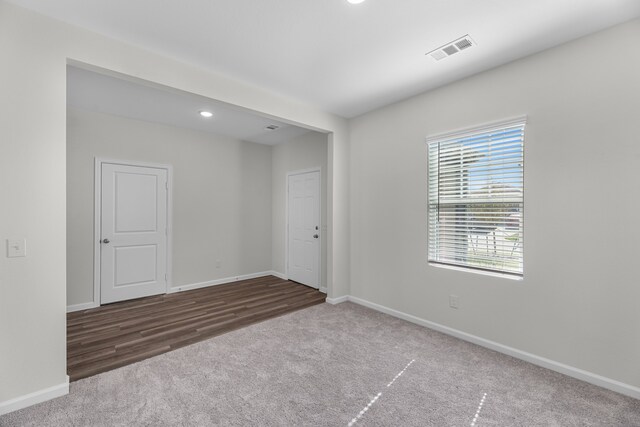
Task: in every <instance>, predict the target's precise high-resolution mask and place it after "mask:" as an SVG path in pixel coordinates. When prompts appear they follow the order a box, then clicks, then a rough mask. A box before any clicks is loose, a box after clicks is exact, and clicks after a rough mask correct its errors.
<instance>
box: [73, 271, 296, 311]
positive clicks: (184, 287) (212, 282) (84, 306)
mask: <svg viewBox="0 0 640 427" xmlns="http://www.w3.org/2000/svg"><path fill="white" fill-rule="evenodd" d="M265 276H276V277H278V278H280V279H283V280H287V276H285V275H284V274H282V273H279V272H277V271H272V270H269V271H261V272H259V273H251V274H243V275H240V276H232V277H225V278H222V279H216V280H210V281H208V282H200V283H192V284H190V285H182V286H175V287H173V288H170V289H169V290H168V291H167V293H168V294H173V293H176V292H183V291H190V290H193V289H200V288H206V287H209V286H216V285H224V284H225V283H232V282H238V281H240V280H248V279H255V278H257V277H265ZM99 306H100V304H96V303H95V302H86V303H83V304H74V305H68V306H67V313H71V312H73V311H81V310H88V309H90V308H96V307H99Z"/></svg>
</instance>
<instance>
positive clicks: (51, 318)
mask: <svg viewBox="0 0 640 427" xmlns="http://www.w3.org/2000/svg"><path fill="white" fill-rule="evenodd" d="M0 56H1V57H2V58H3V62H2V67H0V93H1V94H2V97H1V101H0V242H2V245H1V246H4V241H5V239H7V238H9V237H25V238H27V245H28V249H27V250H28V256H27V257H26V258H11V259H8V258H6V257H4V256H0V349H1V350H0V351H1V352H2V353H1V356H0V357H1V359H0V360H1V362H0V411H2V410H3V409H2V408H4V407H8V406H3V405H6V404H7V402H10V403H11V405H12V406H11V407H13V408H15V407H16V406H20V405H21V404H22V403H24V402H27V401H29V402H33V399H32V400H28V399H27V398H26V397H25V396H26V395H28V394H29V393H40V392H43V390H45V389H47V388H49V387H56V386H59V385H61V384H64V383H65V382H66V360H65V359H66V336H65V318H66V317H65V311H66V290H65V288H66V268H65V266H66V256H65V253H66V212H65V211H66V190H65V188H66V160H65V147H66V130H65V129H66V119H65V116H66V90H65V89H66V66H67V63H68V62H69V61H73V62H74V64H77V62H81V63H85V64H91V65H93V66H96V67H101V68H104V69H107V70H112V71H115V72H118V73H123V74H127V75H130V76H133V77H136V78H140V79H144V80H149V81H152V82H155V83H158V84H162V85H165V86H169V87H175V88H177V89H180V90H186V91H189V92H193V93H196V94H199V95H203V96H207V97H210V98H213V99H217V100H221V101H224V102H228V103H230V104H234V105H238V106H240V107H242V108H246V109H248V110H251V111H255V112H258V113H261V114H264V115H266V116H269V117H274V118H276V119H279V120H284V121H289V122H293V123H297V124H302V125H304V126H307V127H309V128H311V129H318V130H324V131H327V132H330V134H331V138H330V148H329V150H330V153H331V156H330V158H329V165H328V168H329V169H330V170H331V173H332V176H331V185H330V186H329V189H328V192H329V202H328V203H329V204H330V206H331V209H332V210H331V212H332V215H331V218H329V219H328V221H327V222H328V226H329V238H328V242H329V246H328V251H329V253H330V256H329V259H328V262H327V264H328V266H327V270H328V271H329V274H328V287H329V295H330V296H340V295H345V294H347V293H348V292H349V288H348V280H349V241H348V239H349V223H348V214H349V206H348V200H349V199H348V196H349V195H348V182H349V177H348V169H347V168H348V158H349V146H348V139H347V124H346V122H345V120H343V119H341V118H339V117H336V116H333V115H331V114H328V113H325V112H322V111H319V110H317V109H314V108H312V107H310V106H308V105H303V104H301V103H299V102H296V101H294V100H291V99H287V98H284V97H281V96H279V95H277V94H274V93H270V92H268V91H266V90H264V89H260V88H256V87H252V86H248V85H246V84H244V83H241V82H239V81H236V80H233V79H230V78H228V77H223V76H221V75H218V74H213V73H209V72H207V71H205V70H203V69H201V68H197V67H195V66H190V65H187V64H184V63H181V62H178V61H175V60H172V59H168V58H165V57H162V56H160V55H157V54H154V53H151V52H148V51H145V50H142V49H138V48H135V47H133V46H131V45H127V44H125V43H122V42H118V41H115V40H112V39H109V38H106V37H102V36H99V35H97V34H95V33H91V32H89V31H85V30H81V29H79V28H76V27H72V26H69V25H66V24H63V23H61V22H58V21H54V20H52V19H49V18H45V17H42V16H41V15H38V14H35V13H33V12H30V11H27V10H25V9H22V8H19V7H16V6H13V5H10V4H8V3H6V2H4V1H2V0H0ZM0 255H1V254H0ZM7 349H10V351H8V350H7ZM43 393H44V394H43V395H42V396H44V397H46V396H47V391H46V390H45V391H44V392H43ZM38 396H40V395H38ZM39 398H40V397H36V399H39ZM14 399H18V400H17V401H14ZM25 399H27V400H25Z"/></svg>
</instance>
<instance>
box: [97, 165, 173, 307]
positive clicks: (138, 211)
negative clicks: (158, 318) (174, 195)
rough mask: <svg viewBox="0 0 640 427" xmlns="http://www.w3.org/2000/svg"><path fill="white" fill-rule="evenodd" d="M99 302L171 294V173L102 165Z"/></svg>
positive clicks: (160, 170) (134, 167)
mask: <svg viewBox="0 0 640 427" xmlns="http://www.w3.org/2000/svg"><path fill="white" fill-rule="evenodd" d="M101 167H102V171H101V178H102V179H101V189H102V193H101V207H100V211H101V219H100V227H101V230H100V231H101V234H100V235H101V240H100V302H101V303H102V304H106V303H111V302H115V301H122V300H128V299H134V298H140V297H144V296H150V295H157V294H162V293H165V292H166V291H167V211H168V203H167V201H168V199H167V193H168V181H167V178H168V172H167V169H162V168H153V167H142V166H134V165H124V164H113V163H102V166H101Z"/></svg>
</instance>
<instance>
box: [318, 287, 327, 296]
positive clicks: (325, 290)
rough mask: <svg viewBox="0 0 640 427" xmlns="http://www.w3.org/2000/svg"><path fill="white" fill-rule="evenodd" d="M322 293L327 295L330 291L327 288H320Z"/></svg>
mask: <svg viewBox="0 0 640 427" xmlns="http://www.w3.org/2000/svg"><path fill="white" fill-rule="evenodd" d="M318 290H319V291H320V292H322V293H323V294H326V293H327V292H328V291H329V290H328V289H327V288H326V287H323V286H320V288H319V289H318Z"/></svg>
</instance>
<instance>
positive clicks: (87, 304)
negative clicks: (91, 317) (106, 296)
mask: <svg viewBox="0 0 640 427" xmlns="http://www.w3.org/2000/svg"><path fill="white" fill-rule="evenodd" d="M96 307H99V305H98V304H96V303H95V302H85V303H83V304H74V305H68V306H67V313H71V312H74V311H82V310H89V309H90V308H96Z"/></svg>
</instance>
